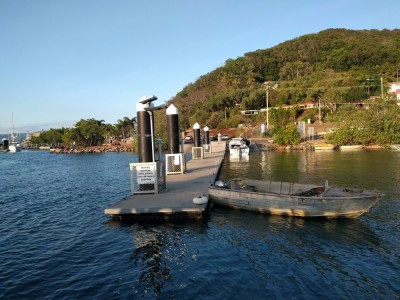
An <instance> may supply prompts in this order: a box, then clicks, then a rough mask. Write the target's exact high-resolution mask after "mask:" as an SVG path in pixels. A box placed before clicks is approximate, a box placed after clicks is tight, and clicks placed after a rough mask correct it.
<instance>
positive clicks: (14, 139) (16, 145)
mask: <svg viewBox="0 0 400 300" xmlns="http://www.w3.org/2000/svg"><path fill="white" fill-rule="evenodd" d="M21 149H22V146H21V144H19V143H18V142H17V135H16V134H15V133H14V114H12V129H11V143H10V145H9V146H8V150H9V151H10V152H19V151H21Z"/></svg>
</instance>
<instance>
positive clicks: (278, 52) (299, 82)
mask: <svg viewBox="0 0 400 300" xmlns="http://www.w3.org/2000/svg"><path fill="white" fill-rule="evenodd" d="M397 70H400V30H399V29H396V30H382V31H379V30H347V29H328V30H325V31H322V32H319V33H317V34H308V35H304V36H301V37H299V38H296V39H293V40H290V41H286V42H283V43H282V44H279V45H277V46H275V47H273V48H269V49H265V50H257V51H254V52H249V53H245V54H244V55H243V56H242V57H238V58H235V59H228V60H227V61H226V62H225V65H224V66H222V67H220V68H217V69H215V70H213V71H211V72H210V73H208V74H205V75H202V76H200V77H199V78H198V80H196V81H195V82H193V83H190V84H188V85H187V86H186V87H185V88H184V89H183V90H182V91H180V92H179V93H178V94H177V95H176V96H175V97H174V98H173V99H171V101H169V102H170V103H174V105H176V106H177V107H178V108H179V112H180V123H181V128H190V127H191V126H192V125H193V124H194V122H199V123H200V124H204V125H206V124H207V125H208V126H210V127H211V128H222V127H236V126H237V124H239V123H244V122H248V119H245V118H248V117H245V116H241V115H240V110H247V109H261V108H265V107H266V87H267V85H266V84H264V83H265V82H270V86H271V87H275V83H278V85H277V86H276V87H277V88H276V89H271V90H269V106H279V105H283V104H295V103H300V102H305V101H313V102H318V101H320V102H321V103H322V104H325V105H327V106H328V107H329V108H330V110H331V111H332V112H334V111H335V108H336V104H338V103H344V102H355V101H360V100H364V99H368V98H369V97H370V96H373V95H378V96H380V95H381V78H382V79H383V83H384V84H386V83H387V82H390V81H395V80H396V76H397Z"/></svg>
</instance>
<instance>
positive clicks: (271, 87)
mask: <svg viewBox="0 0 400 300" xmlns="http://www.w3.org/2000/svg"><path fill="white" fill-rule="evenodd" d="M264 84H265V89H266V94H267V99H266V102H267V103H266V104H267V130H268V126H269V108H268V101H269V99H268V98H269V90H275V89H276V88H277V87H278V83H276V82H274V81H266V82H264Z"/></svg>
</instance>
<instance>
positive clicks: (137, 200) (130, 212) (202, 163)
mask: <svg viewBox="0 0 400 300" xmlns="http://www.w3.org/2000/svg"><path fill="white" fill-rule="evenodd" d="M211 145H212V146H211V147H212V153H204V159H191V160H189V161H187V163H186V173H184V174H173V175H167V176H166V190H164V191H161V192H160V193H158V194H133V195H130V196H127V197H125V198H123V199H121V200H120V201H118V202H116V203H115V204H113V205H111V206H110V207H108V208H106V209H105V210H104V212H105V214H108V215H111V216H112V217H113V218H116V219H122V218H134V219H170V218H172V217H184V218H202V217H203V215H204V214H205V212H206V209H207V205H208V204H203V205H198V204H194V203H193V198H195V197H198V196H201V195H203V194H204V195H206V196H207V195H208V187H209V186H210V185H211V184H212V183H214V181H215V180H216V177H217V176H218V172H219V168H220V166H221V165H222V162H223V159H224V154H225V150H226V142H212V144H211ZM190 149H191V148H190ZM190 151H191V150H190ZM127 167H128V166H127Z"/></svg>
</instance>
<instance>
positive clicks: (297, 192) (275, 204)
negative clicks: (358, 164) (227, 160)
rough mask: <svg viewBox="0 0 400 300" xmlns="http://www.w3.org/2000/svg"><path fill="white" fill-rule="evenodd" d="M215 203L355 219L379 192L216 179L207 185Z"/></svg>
mask: <svg viewBox="0 0 400 300" xmlns="http://www.w3.org/2000/svg"><path fill="white" fill-rule="evenodd" d="M208 196H209V199H210V200H211V201H212V202H213V203H214V204H216V205H222V206H228V207H231V208H237V209H243V210H249V211H255V212H260V213H266V214H272V215H285V216H295V217H326V218H339V217H344V218H356V217H358V216H360V215H361V214H363V213H365V212H368V210H369V209H370V208H371V207H372V206H373V205H375V204H376V203H377V202H378V200H379V199H380V198H381V196H382V194H381V193H380V192H378V191H370V190H363V189H348V188H339V187H330V186H329V185H328V183H327V182H326V183H325V186H319V185H313V184H299V183H288V182H277V181H261V180H230V181H228V182H227V183H224V182H221V181H217V182H215V184H214V185H211V186H210V187H209V188H208Z"/></svg>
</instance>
